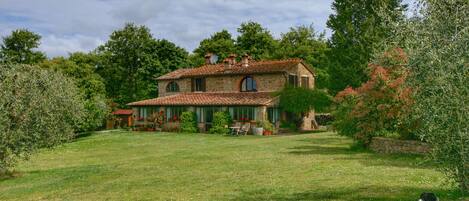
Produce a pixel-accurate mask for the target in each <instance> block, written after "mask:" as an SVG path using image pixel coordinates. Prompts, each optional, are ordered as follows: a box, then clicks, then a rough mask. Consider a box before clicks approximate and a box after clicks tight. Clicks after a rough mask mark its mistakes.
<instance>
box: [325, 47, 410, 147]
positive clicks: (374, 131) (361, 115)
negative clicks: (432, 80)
mask: <svg viewBox="0 0 469 201" xmlns="http://www.w3.org/2000/svg"><path fill="white" fill-rule="evenodd" d="M407 62H408V58H407V56H406V54H405V53H404V51H403V50H402V49H400V48H395V49H392V50H390V51H387V52H385V53H384V54H383V55H382V56H381V57H380V58H378V59H377V62H375V63H371V64H369V65H368V70H369V77H370V80H368V81H367V82H366V83H364V84H362V85H361V86H360V87H358V88H356V89H353V88H351V87H348V88H346V89H345V90H343V91H341V92H339V93H338V94H337V95H336V97H335V102H336V103H337V104H338V107H337V110H336V112H335V114H334V115H335V118H336V121H335V122H334V124H333V125H334V127H335V129H336V130H337V131H338V132H339V134H342V135H346V136H351V137H353V138H354V139H355V140H356V141H357V142H359V143H362V144H363V145H364V146H368V144H369V143H370V140H371V138H372V137H373V136H379V135H384V134H387V133H401V131H402V132H403V133H404V131H406V130H408V127H409V126H408V125H407V124H404V123H403V122H404V121H403V120H404V119H405V118H406V117H407V115H408V114H409V112H410V109H411V108H410V107H411V105H412V102H413V101H412V98H411V88H410V87H408V86H406V83H405V82H406V79H407V76H408V74H409V73H408V70H407V68H406V65H407Z"/></svg>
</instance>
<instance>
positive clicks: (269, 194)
mask: <svg viewBox="0 0 469 201" xmlns="http://www.w3.org/2000/svg"><path fill="white" fill-rule="evenodd" d="M286 192H288V191H286ZM422 192H434V193H435V194H436V195H437V196H438V197H439V198H440V200H461V201H462V200H463V198H462V194H461V193H460V192H459V191H457V190H453V191H452V190H439V189H436V188H433V189H428V188H427V189H426V188H409V187H405V186H404V187H391V188H390V187H387V186H364V187H359V188H349V189H338V188H337V189H334V188H329V189H327V190H326V191H324V190H322V191H321V190H320V191H314V190H311V191H306V192H297V193H290V194H289V193H282V192H278V189H259V190H251V191H244V190H242V191H240V192H239V195H238V196H235V197H230V198H228V199H229V200H241V201H255V200H283V201H296V200H317V201H328V200H329V201H333V200H334V201H338V200H341V201H356V200H373V201H395V200H409V201H414V200H418V198H419V196H420V194H421V193H422Z"/></svg>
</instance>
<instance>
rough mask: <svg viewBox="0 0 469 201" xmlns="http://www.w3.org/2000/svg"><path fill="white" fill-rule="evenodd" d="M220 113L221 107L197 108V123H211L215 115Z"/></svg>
mask: <svg viewBox="0 0 469 201" xmlns="http://www.w3.org/2000/svg"><path fill="white" fill-rule="evenodd" d="M220 111H222V108H221V107H196V108H195V114H196V115H197V122H199V123H203V122H205V123H211V122H212V121H213V114H214V113H215V112H220Z"/></svg>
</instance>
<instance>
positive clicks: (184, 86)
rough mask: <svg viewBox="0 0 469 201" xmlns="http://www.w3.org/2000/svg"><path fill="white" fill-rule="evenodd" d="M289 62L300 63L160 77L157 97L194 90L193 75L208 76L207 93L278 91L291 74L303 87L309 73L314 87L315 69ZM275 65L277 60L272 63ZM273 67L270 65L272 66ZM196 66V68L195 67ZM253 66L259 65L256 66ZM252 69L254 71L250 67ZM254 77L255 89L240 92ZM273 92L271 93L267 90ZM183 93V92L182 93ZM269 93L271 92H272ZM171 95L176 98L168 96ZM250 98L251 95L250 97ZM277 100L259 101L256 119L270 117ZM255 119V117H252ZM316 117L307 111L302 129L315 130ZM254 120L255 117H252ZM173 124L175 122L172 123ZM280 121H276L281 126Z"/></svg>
mask: <svg viewBox="0 0 469 201" xmlns="http://www.w3.org/2000/svg"><path fill="white" fill-rule="evenodd" d="M289 62H297V64H294V65H285V67H284V68H282V70H281V71H278V70H276V71H275V70H273V71H269V72H266V71H263V73H260V72H258V71H255V70H253V71H252V73H250V74H249V73H245V72H241V73H236V74H234V73H229V74H216V75H215V74H207V76H201V77H194V76H186V77H174V78H170V79H159V80H158V97H168V96H171V95H177V94H180V93H191V92H193V91H192V90H193V88H194V86H192V84H193V83H192V80H193V79H194V78H204V79H205V91H204V92H206V93H209V92H210V93H217V92H230V93H239V94H242V93H246V94H247V93H252V94H254V93H261V92H276V91H280V90H282V89H283V88H284V87H285V86H286V85H287V84H288V83H289V76H290V75H295V76H296V77H297V83H298V84H297V86H298V87H303V86H302V85H303V84H304V82H303V81H302V80H304V79H302V77H308V79H307V80H308V83H307V85H308V88H314V75H313V73H312V72H311V71H310V70H309V69H308V67H307V66H305V65H304V64H303V63H302V62H299V61H289ZM273 65H274V64H273ZM269 67H270V66H269ZM244 68H250V66H246V67H244ZM196 69H197V68H196ZM254 69H256V68H255V67H254ZM250 72H251V71H250ZM247 76H249V77H252V78H253V80H254V81H255V83H256V92H241V83H242V81H243V79H244V78H245V77H247ZM171 82H175V83H177V85H178V88H179V91H177V92H171V91H168V90H167V86H168V85H169V84H170V83H171ZM204 92H195V93H204ZM268 94H270V93H268ZM180 95H183V94H180ZM269 96H270V95H269ZM169 98H173V96H172V97H169ZM250 100H251V99H250ZM277 104H278V99H277V100H275V99H273V101H271V102H268V103H265V104H264V103H262V104H260V105H256V106H255V107H256V110H255V111H256V113H255V114H256V116H255V118H256V119H255V120H267V119H268V112H267V110H268V108H269V107H275V106H276V105H277ZM207 105H208V106H210V103H208V104H207ZM146 106H147V105H140V106H135V107H133V110H134V116H136V117H138V116H140V114H139V111H138V107H146ZM228 106H230V104H229V103H227V105H226V106H225V105H222V107H223V108H224V110H226V109H227V108H228ZM237 106H243V105H239V104H238V105H237ZM165 107H171V105H166V106H161V107H159V109H160V111H164V108H165ZM187 109H188V110H190V111H194V105H192V104H191V103H189V102H188V103H187ZM280 119H281V120H288V119H287V118H286V115H285V112H282V113H281V114H280ZM253 120H254V119H253ZM145 121H146V120H143V121H142V120H141V121H138V122H136V125H138V124H141V125H145V124H146V122H145ZM313 121H314V111H311V112H309V114H308V115H306V117H305V118H304V121H303V125H301V128H300V129H301V130H312V129H314V125H313ZM253 122H254V121H253ZM173 124H174V123H173ZM173 124H168V125H167V128H165V129H167V130H171V129H172V128H173V127H174V126H175V125H173ZM278 125H279V124H277V126H278ZM205 126H206V125H205V124H204V123H199V124H198V127H199V129H200V130H201V131H204V130H205Z"/></svg>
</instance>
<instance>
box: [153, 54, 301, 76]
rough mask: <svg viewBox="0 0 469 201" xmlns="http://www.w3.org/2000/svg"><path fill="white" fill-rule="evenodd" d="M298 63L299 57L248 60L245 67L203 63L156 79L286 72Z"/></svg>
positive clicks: (238, 64) (237, 64)
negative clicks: (247, 64)
mask: <svg viewBox="0 0 469 201" xmlns="http://www.w3.org/2000/svg"><path fill="white" fill-rule="evenodd" d="M300 63H303V61H302V60H301V59H286V60H276V61H257V62H250V63H249V66H247V67H243V66H242V65H241V63H236V64H235V65H234V66H232V67H231V68H225V66H224V64H213V65H203V66H200V67H197V68H186V69H179V70H176V71H173V72H171V73H168V74H165V75H163V76H160V77H158V78H157V80H168V79H179V78H184V77H196V76H210V75H232V74H257V73H278V72H286V71H287V70H289V69H290V68H292V67H295V66H297V65H298V64H300ZM303 64H304V63H303ZM304 65H306V64H304Z"/></svg>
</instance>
